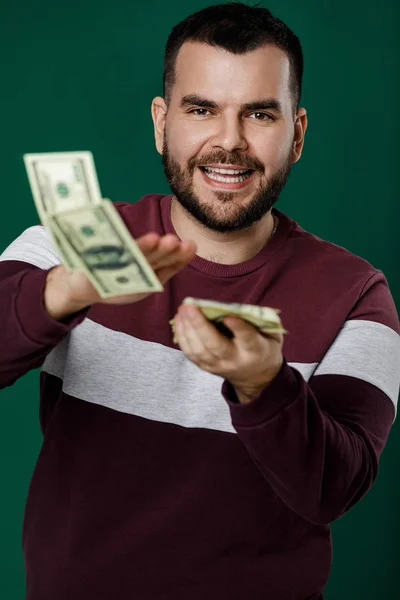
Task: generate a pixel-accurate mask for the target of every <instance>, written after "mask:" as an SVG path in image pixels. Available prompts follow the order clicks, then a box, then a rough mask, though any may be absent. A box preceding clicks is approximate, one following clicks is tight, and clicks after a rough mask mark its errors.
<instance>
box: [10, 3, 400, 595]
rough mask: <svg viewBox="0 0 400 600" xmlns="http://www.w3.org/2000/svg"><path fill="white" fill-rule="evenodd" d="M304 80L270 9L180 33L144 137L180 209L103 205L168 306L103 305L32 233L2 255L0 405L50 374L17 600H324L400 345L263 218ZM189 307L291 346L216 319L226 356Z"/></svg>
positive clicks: (372, 466) (291, 229) (297, 149)
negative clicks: (194, 301) (259, 310)
mask: <svg viewBox="0 0 400 600" xmlns="http://www.w3.org/2000/svg"><path fill="white" fill-rule="evenodd" d="M302 69H303V59H302V52H301V46H300V42H299V40H298V39H297V37H296V36H295V35H294V34H293V33H292V32H291V31H290V30H289V29H288V28H287V27H286V26H285V25H284V24H283V23H282V22H281V21H279V20H278V19H276V18H274V17H273V16H272V15H271V13H270V12H269V11H267V10H266V9H262V8H251V7H248V6H245V5H242V4H224V5H221V6H213V7H209V8H206V9H205V10H202V11H200V12H198V13H196V14H194V15H191V16H190V17H188V18H187V19H185V20H184V21H183V22H182V23H180V24H178V25H177V26H176V27H175V28H174V29H173V31H172V33H171V35H170V37H169V40H168V43H167V47H166V55H165V72H164V86H165V87H164V98H161V97H157V98H155V99H154V100H153V104H152V115H153V120H154V127H155V138H156V146H157V149H158V151H159V152H160V153H161V154H162V158H163V164H164V169H165V172H166V174H167V177H168V180H169V182H170V185H171V188H172V191H173V192H174V195H173V196H171V195H165V196H163V195H157V194H149V195H147V196H145V197H144V198H142V199H140V201H139V202H136V203H134V204H128V203H125V204H124V203H116V207H117V209H118V210H119V212H120V214H121V216H122V218H123V219H124V221H125V223H126V224H127V226H128V227H129V229H130V231H131V233H132V236H133V237H134V238H135V239H137V241H138V244H139V247H140V248H141V250H142V251H143V253H144V254H145V256H146V257H147V259H148V261H149V263H150V264H151V265H152V267H153V269H154V270H155V272H156V274H157V276H158V277H159V279H160V281H161V282H162V283H163V284H164V291H163V292H162V293H159V294H151V295H147V296H146V295H145V294H141V295H132V296H126V297H123V298H121V297H116V298H113V299H111V300H110V299H109V300H107V301H101V298H100V297H99V296H98V294H97V292H96V290H95V289H94V288H93V287H92V285H91V284H90V283H89V281H88V280H87V279H86V277H85V276H84V274H82V273H68V272H67V271H66V269H65V268H64V266H63V265H60V258H59V256H58V255H57V253H56V251H55V249H54V248H53V246H52V244H51V242H50V239H49V237H48V235H47V233H46V231H45V230H44V228H43V227H41V226H34V227H31V228H29V229H28V230H26V231H25V232H24V233H23V234H22V235H21V236H20V237H19V238H18V239H17V240H15V241H14V242H13V243H12V244H11V245H10V246H9V247H8V248H7V249H6V250H5V251H4V253H3V255H2V259H1V260H2V262H0V281H1V283H0V285H1V295H0V314H1V315H2V316H3V321H2V327H1V336H2V343H1V344H0V383H1V385H2V386H3V387H4V386H6V385H11V384H12V383H13V382H14V381H15V380H16V379H17V378H18V377H20V376H22V375H23V374H24V373H26V372H27V371H28V370H30V369H33V368H36V367H39V366H42V371H41V375H40V383H41V413H40V417H41V426H42V430H43V435H44V442H43V447H42V450H41V453H40V456H39V459H38V462H37V466H36V468H35V472H34V475H33V478H32V483H31V487H30V491H29V496H28V500H27V506H26V513H25V520H24V528H23V545H24V554H25V564H26V571H27V598H28V599H29V600H54V599H57V600H71V599H72V598H73V599H74V600H83V599H84V600H109V599H110V598H117V599H118V600H128V599H129V600H131V599H132V598H138V599H140V600H161V599H162V600H164V599H174V600H180V599H182V600H183V599H184V600H189V599H190V600H204V598H208V599H210V600H266V599H273V600H289V599H290V600H305V599H308V600H310V599H313V600H317V599H321V598H322V597H323V596H322V590H323V588H324V585H325V583H326V581H327V579H328V576H329V569H330V564H331V539H330V528H329V523H331V522H332V521H334V520H335V519H337V518H339V517H340V516H341V515H343V514H344V513H345V512H346V511H347V510H349V509H350V508H351V507H352V506H354V505H355V504H356V502H358V501H359V500H360V499H361V498H362V497H363V496H364V495H365V494H366V492H367V491H368V490H369V489H370V488H371V486H372V484H373V482H374V480H375V478H376V475H377V471H378V460H379V456H380V453H381V452H382V449H383V447H384V445H385V442H386V439H387V436H388V433H389V430H390V427H391V425H392V423H393V420H394V418H395V404H396V401H397V396H398V389H399V354H400V342H399V339H400V337H399V332H400V330H399V322H398V317H397V314H396V309H395V305H394V302H393V299H392V296H391V294H390V291H389V289H388V285H387V282H386V279H385V277H384V275H383V274H382V272H381V271H379V270H377V269H375V268H374V267H373V266H372V265H370V264H369V263H368V262H367V261H365V260H363V259H362V258H360V257H357V256H354V255H353V254H351V253H350V252H348V251H347V250H345V249H343V248H341V247H338V246H336V245H334V244H332V243H329V242H326V241H323V240H321V239H320V238H318V237H316V236H314V235H313V234H311V233H308V232H306V231H304V230H303V229H302V228H301V227H300V226H299V225H298V224H297V223H296V222H295V221H293V220H292V219H291V218H290V217H289V216H287V215H285V214H283V213H282V212H280V211H279V210H276V209H275V208H274V209H272V207H273V206H274V204H275V203H276V201H277V199H278V197H279V194H280V192H281V190H282V188H283V187H284V185H285V182H286V180H287V177H288V175H289V172H290V169H291V166H292V164H293V163H295V162H297V161H298V160H299V159H300V157H301V153H302V149H303V145H304V135H305V132H306V128H307V116H306V111H305V109H304V108H299V106H298V103H299V100H300V95H301V79H302ZM186 296H195V297H200V298H207V299H214V300H218V301H223V302H225V301H226V302H243V303H250V304H256V305H263V306H272V307H276V308H279V309H281V317H282V321H283V325H284V327H285V328H286V329H287V330H288V332H289V333H288V335H287V336H286V337H285V341H283V338H282V336H280V335H276V336H267V335H262V334H260V333H259V332H258V331H257V330H256V329H255V328H253V327H252V326H250V325H249V324H247V323H245V322H244V321H242V320H240V319H237V318H226V319H225V324H226V326H227V327H228V328H229V329H231V331H232V333H233V337H232V338H228V337H225V336H223V335H222V334H221V333H220V332H219V331H217V330H216V329H215V327H214V326H213V325H212V324H211V323H209V322H208V321H207V320H206V319H205V318H204V317H203V316H202V314H201V313H200V312H199V311H198V310H196V309H193V308H190V307H185V308H183V307H182V306H181V305H182V301H183V299H184V298H185V297H186ZM174 317H175V320H176V323H177V335H178V339H179V345H175V344H174V343H173V341H172V332H171V328H170V326H169V321H170V319H172V318H174Z"/></svg>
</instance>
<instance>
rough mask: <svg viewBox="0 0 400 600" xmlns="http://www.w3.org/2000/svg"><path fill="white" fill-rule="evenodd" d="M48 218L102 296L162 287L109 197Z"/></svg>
mask: <svg viewBox="0 0 400 600" xmlns="http://www.w3.org/2000/svg"><path fill="white" fill-rule="evenodd" d="M52 220H53V221H54V222H55V223H56V225H57V227H58V228H59V230H60V231H61V232H62V234H63V236H64V238H65V239H66V240H67V241H68V244H69V245H70V246H71V247H72V249H73V252H74V254H75V255H77V256H78V257H79V261H80V267H81V269H82V270H83V271H84V272H85V273H86V275H87V276H88V278H89V279H90V281H91V282H92V283H93V285H94V286H95V287H96V289H97V290H98V292H99V294H100V295H101V297H102V298H108V297H112V296H116V295H121V294H134V293H141V292H156V291H162V290H163V289H164V288H163V286H162V285H161V283H160V282H159V280H158V278H157V277H156V275H155V273H154V271H153V270H152V268H151V267H150V265H149V264H148V262H147V260H146V258H145V257H144V255H143V254H142V252H141V251H140V249H139V248H138V246H137V244H136V243H135V241H134V240H133V238H132V236H131V235H130V233H129V231H128V230H127V228H126V226H125V224H124V222H123V221H122V219H121V217H120V216H119V215H118V213H117V211H116V210H115V208H114V206H113V205H112V203H111V202H110V201H109V200H105V199H102V200H101V203H100V204H99V205H97V206H92V207H88V208H80V209H78V210H75V211H68V212H63V213H60V214H58V215H54V216H53V217H52Z"/></svg>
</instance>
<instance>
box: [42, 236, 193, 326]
mask: <svg viewBox="0 0 400 600" xmlns="http://www.w3.org/2000/svg"><path fill="white" fill-rule="evenodd" d="M136 243H137V245H138V247H139V248H140V250H141V251H142V253H143V254H144V256H145V257H146V259H147V261H148V262H149V264H150V266H151V267H152V269H153V270H154V272H155V274H156V276H157V277H158V279H159V280H160V282H161V283H162V284H164V283H166V282H167V281H168V280H169V279H171V277H173V276H174V275H176V274H177V273H178V272H179V271H180V270H181V269H183V268H184V267H185V266H186V265H187V264H188V263H189V262H190V261H191V260H192V259H193V258H194V257H195V255H196V244H195V243H194V242H193V241H181V240H180V239H179V238H178V237H177V236H176V235H173V234H167V235H164V236H160V235H159V234H157V233H147V234H146V235H143V236H141V237H140V238H138V239H137V240H136ZM151 293H152V292H142V293H139V294H126V295H124V296H114V297H112V298H107V299H104V298H101V296H100V294H99V293H98V292H97V290H96V288H95V287H94V286H93V285H92V283H91V282H90V281H89V279H88V278H87V277H86V275H85V273H83V272H82V271H72V272H69V271H67V269H66V268H65V267H64V265H59V266H57V267H55V268H54V269H52V270H51V271H50V272H49V275H48V279H47V282H46V287H45V292H44V306H45V308H46V310H47V312H48V313H49V314H50V316H52V317H53V318H55V319H58V320H60V319H62V318H64V317H66V316H68V315H70V314H72V313H74V312H77V311H79V310H81V309H83V308H86V307H88V306H90V305H92V304H95V303H104V304H132V303H134V302H139V300H143V299H144V298H146V297H147V296H149V295H150V294H151Z"/></svg>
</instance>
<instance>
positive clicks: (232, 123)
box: [212, 115, 248, 152]
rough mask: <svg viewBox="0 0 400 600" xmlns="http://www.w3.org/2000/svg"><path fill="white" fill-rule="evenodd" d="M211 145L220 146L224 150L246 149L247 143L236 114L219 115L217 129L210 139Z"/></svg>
mask: <svg viewBox="0 0 400 600" xmlns="http://www.w3.org/2000/svg"><path fill="white" fill-rule="evenodd" d="M212 145H213V147H214V148H222V149H223V150H225V151H226V152H232V151H233V150H246V148H247V146H248V144H247V140H246V138H245V134H244V128H243V124H242V123H241V121H240V119H238V118H237V116H234V115H224V116H221V119H220V120H219V122H218V124H217V131H216V133H215V135H214V137H213V140H212Z"/></svg>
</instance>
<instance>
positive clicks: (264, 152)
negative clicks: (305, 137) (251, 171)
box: [252, 129, 291, 174]
mask: <svg viewBox="0 0 400 600" xmlns="http://www.w3.org/2000/svg"><path fill="white" fill-rule="evenodd" d="M252 141H253V150H254V153H255V155H256V156H257V157H258V159H259V160H260V161H261V162H262V163H263V164H264V165H265V167H266V172H267V174H270V173H273V172H274V171H277V170H278V169H280V168H281V167H282V166H283V165H284V164H285V162H286V160H287V156H288V153H289V150H290V145H291V139H289V138H288V136H287V135H285V136H284V135H282V132H281V131H279V130H278V129H275V130H272V129H271V130H269V131H264V132H260V134H259V135H257V136H254V137H253V140H252Z"/></svg>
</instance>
